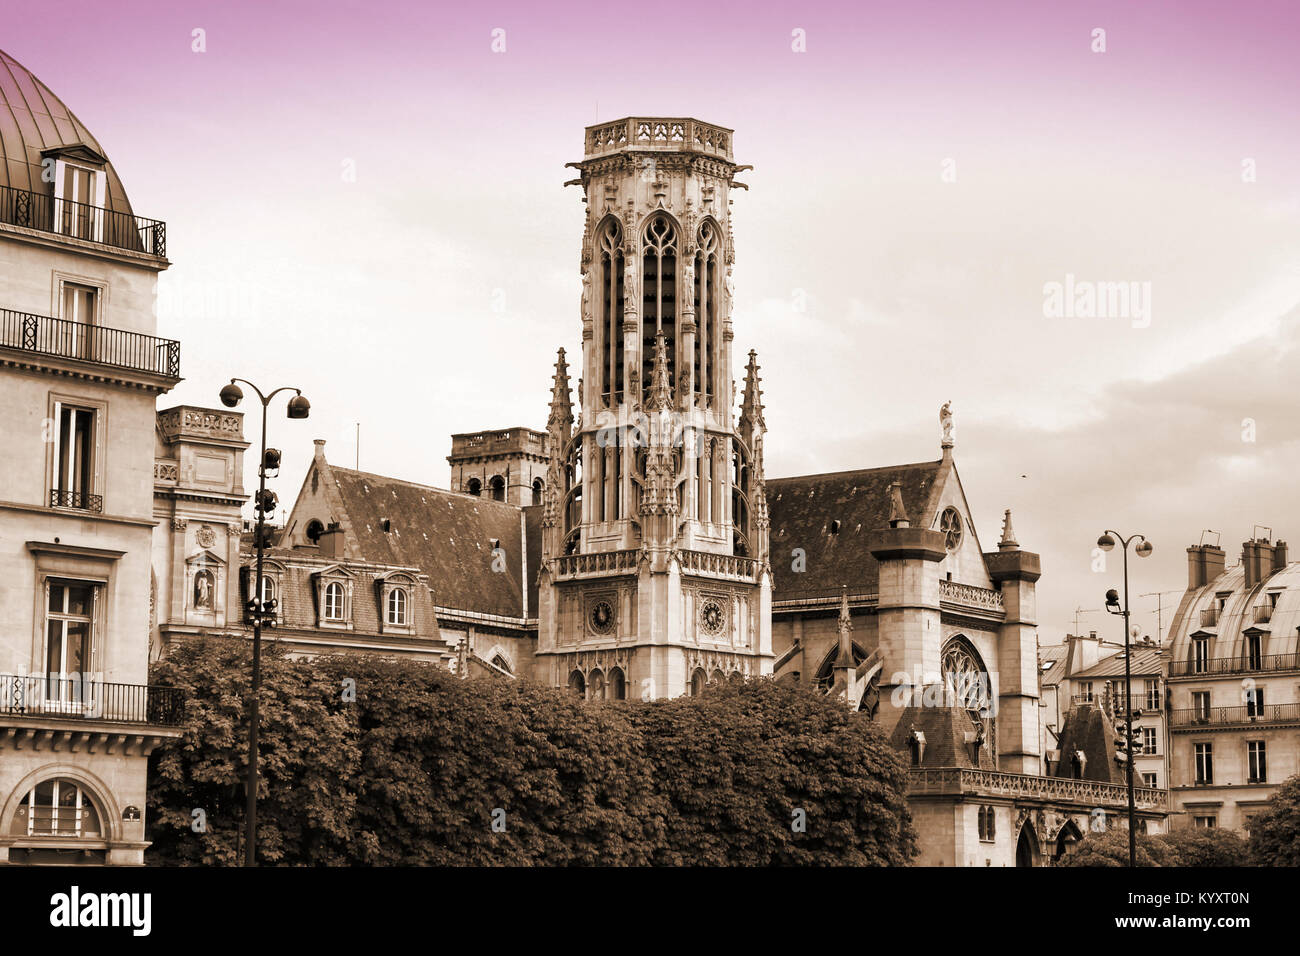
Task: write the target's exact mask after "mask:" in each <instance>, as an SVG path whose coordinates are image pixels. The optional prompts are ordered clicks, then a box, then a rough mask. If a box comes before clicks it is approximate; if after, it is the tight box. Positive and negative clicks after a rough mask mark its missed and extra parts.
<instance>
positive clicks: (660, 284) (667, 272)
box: [641, 213, 678, 391]
mask: <svg viewBox="0 0 1300 956" xmlns="http://www.w3.org/2000/svg"><path fill="white" fill-rule="evenodd" d="M677 301H678V297H677V229H676V227H675V226H674V225H673V221H672V220H671V219H670V218H669V217H668V216H667V215H666V214H664V213H658V214H656V215H655V216H653V217H651V219H650V221H649V222H647V223H646V226H645V232H644V233H643V234H642V242H641V329H642V342H641V356H642V358H641V381H642V383H644V385H645V386H646V387H648V386H649V385H650V383H651V382H653V381H654V362H655V336H656V335H657V334H658V333H659V332H660V331H662V332H663V334H664V340H665V342H666V345H667V352H668V356H667V362H668V385H669V387H670V388H672V389H674V391H675V390H676V388H677V362H676V356H677Z"/></svg>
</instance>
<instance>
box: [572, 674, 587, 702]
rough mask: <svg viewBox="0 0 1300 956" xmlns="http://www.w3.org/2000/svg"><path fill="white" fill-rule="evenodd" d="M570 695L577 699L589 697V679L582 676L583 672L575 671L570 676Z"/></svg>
mask: <svg viewBox="0 0 1300 956" xmlns="http://www.w3.org/2000/svg"><path fill="white" fill-rule="evenodd" d="M569 693H571V694H573V695H574V696H575V697H586V696H587V679H586V678H585V677H583V676H582V671H574V672H573V673H572V674H570V675H569Z"/></svg>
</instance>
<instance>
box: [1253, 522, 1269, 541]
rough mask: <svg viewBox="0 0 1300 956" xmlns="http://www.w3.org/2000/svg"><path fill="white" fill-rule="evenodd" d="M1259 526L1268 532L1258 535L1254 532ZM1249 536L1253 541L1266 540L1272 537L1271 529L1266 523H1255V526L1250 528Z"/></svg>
mask: <svg viewBox="0 0 1300 956" xmlns="http://www.w3.org/2000/svg"><path fill="white" fill-rule="evenodd" d="M1260 528H1263V529H1264V530H1265V531H1267V532H1268V534H1266V535H1264V536H1263V537H1260V536H1259V534H1257V533H1256V532H1258V531H1259V529H1260ZM1250 536H1251V538H1253V539H1254V540H1255V541H1268V540H1270V539H1271V538H1272V537H1273V529H1272V528H1270V527H1268V526H1267V525H1262V524H1257V525H1255V527H1253V528H1251V530H1250Z"/></svg>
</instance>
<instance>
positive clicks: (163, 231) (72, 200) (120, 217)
mask: <svg viewBox="0 0 1300 956" xmlns="http://www.w3.org/2000/svg"><path fill="white" fill-rule="evenodd" d="M68 169H69V170H70V171H71V175H68V176H66V177H65V178H64V181H63V185H64V188H63V190H62V191H60V192H59V193H58V195H54V194H53V193H51V192H37V191H33V190H29V189H16V188H14V187H12V186H0V223H5V224H7V225H10V226H18V227H20V228H23V229H34V230H36V231H38V232H48V233H52V234H54V235H60V236H69V237H71V238H73V239H79V240H83V241H86V242H94V243H98V244H100V245H105V246H113V247H114V248H117V249H125V250H127V251H130V252H139V253H143V254H144V255H149V256H158V257H160V258H166V256H167V224H166V223H164V222H159V221H158V220H156V219H146V218H144V217H143V216H136V215H133V214H131V213H127V212H118V211H116V210H113V209H108V208H105V207H104V206H103V205H102V202H103V197H102V195H100V194H99V190H98V188H97V186H98V183H97V182H92V180H91V177H92V176H94V175H95V174H94V173H93V172H92V171H89V170H80V169H78V168H77V167H72V166H69V167H68ZM99 179H101V180H102V176H100V177H99Z"/></svg>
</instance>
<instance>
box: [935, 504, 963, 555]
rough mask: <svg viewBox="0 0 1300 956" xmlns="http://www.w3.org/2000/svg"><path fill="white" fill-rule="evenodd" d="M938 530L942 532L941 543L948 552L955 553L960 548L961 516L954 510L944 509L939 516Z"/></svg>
mask: <svg viewBox="0 0 1300 956" xmlns="http://www.w3.org/2000/svg"><path fill="white" fill-rule="evenodd" d="M939 530H940V531H942V532H943V543H944V547H946V548H947V549H948V550H949V551H956V550H957V548H958V547H960V546H961V515H960V514H958V513H957V509H956V508H944V509H943V514H941V515H940V516H939Z"/></svg>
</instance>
